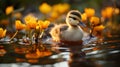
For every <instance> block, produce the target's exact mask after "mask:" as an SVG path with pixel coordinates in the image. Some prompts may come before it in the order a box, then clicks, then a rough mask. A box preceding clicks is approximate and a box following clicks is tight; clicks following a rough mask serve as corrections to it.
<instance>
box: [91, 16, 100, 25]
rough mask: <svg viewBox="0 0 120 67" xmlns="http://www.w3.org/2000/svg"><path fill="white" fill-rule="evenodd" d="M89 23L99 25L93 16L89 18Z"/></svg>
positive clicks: (98, 21) (97, 19) (96, 18)
mask: <svg viewBox="0 0 120 67" xmlns="http://www.w3.org/2000/svg"><path fill="white" fill-rule="evenodd" d="M90 22H91V23H92V24H94V25H98V24H99V23H100V19H99V18H98V17H95V16H93V17H91V18H90Z"/></svg>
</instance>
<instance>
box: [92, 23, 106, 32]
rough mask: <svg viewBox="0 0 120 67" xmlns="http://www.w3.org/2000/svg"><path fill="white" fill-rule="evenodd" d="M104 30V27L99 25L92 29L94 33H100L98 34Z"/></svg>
mask: <svg viewBox="0 0 120 67" xmlns="http://www.w3.org/2000/svg"><path fill="white" fill-rule="evenodd" d="M104 28H105V26H103V25H99V26H96V27H94V31H100V32H102V31H103V29H104Z"/></svg>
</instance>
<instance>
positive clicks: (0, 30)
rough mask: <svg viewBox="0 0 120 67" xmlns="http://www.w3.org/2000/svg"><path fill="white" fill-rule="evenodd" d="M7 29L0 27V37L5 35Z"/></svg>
mask: <svg viewBox="0 0 120 67" xmlns="http://www.w3.org/2000/svg"><path fill="white" fill-rule="evenodd" d="M6 32H7V30H6V29H5V30H3V28H0V38H2V37H4V36H5V35H6Z"/></svg>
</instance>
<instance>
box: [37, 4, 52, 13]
mask: <svg viewBox="0 0 120 67" xmlns="http://www.w3.org/2000/svg"><path fill="white" fill-rule="evenodd" d="M39 10H40V12H41V13H43V14H48V13H49V12H51V10H52V7H51V6H50V5H49V4H47V3H43V4H42V5H40V6H39Z"/></svg>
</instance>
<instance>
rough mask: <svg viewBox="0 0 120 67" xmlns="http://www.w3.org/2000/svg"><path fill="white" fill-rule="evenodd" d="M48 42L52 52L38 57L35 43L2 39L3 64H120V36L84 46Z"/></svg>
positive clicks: (68, 66) (0, 61)
mask: <svg viewBox="0 0 120 67" xmlns="http://www.w3.org/2000/svg"><path fill="white" fill-rule="evenodd" d="M44 45H45V46H46V48H47V49H46V50H48V53H47V54H49V53H51V54H50V55H46V54H45V53H42V54H41V56H39V57H37V55H36V54H34V53H35V52H36V51H34V47H32V46H31V45H23V44H18V42H15V43H10V44H9V42H2V43H0V67H120V64H119V63H120V58H119V57H120V37H119V36H113V37H105V38H104V41H102V42H99V41H94V42H91V43H88V44H85V45H83V46H82V47H81V46H80V45H76V46H58V45H55V44H52V45H51V44H44ZM31 50H33V51H31ZM27 54H29V55H30V57H26V55H27Z"/></svg>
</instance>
